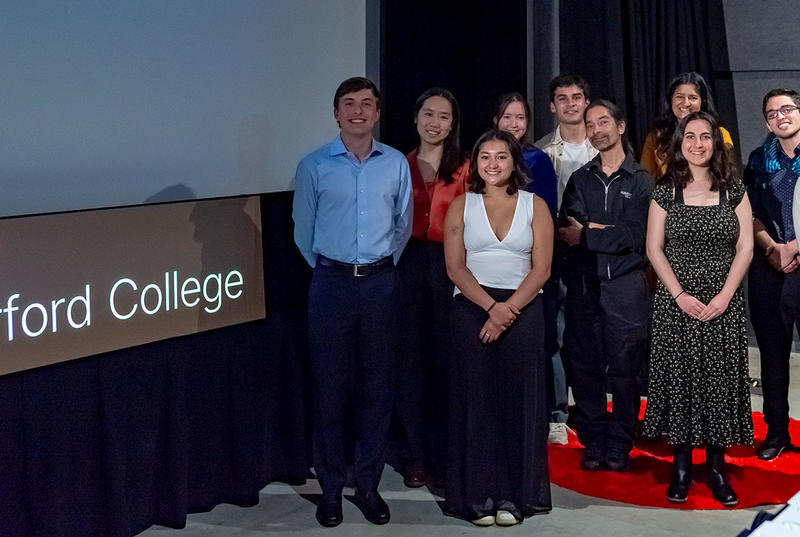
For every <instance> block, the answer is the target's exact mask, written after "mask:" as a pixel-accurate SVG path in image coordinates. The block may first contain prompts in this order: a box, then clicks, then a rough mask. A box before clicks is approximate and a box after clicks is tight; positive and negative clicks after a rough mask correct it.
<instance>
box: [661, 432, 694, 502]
mask: <svg viewBox="0 0 800 537" xmlns="http://www.w3.org/2000/svg"><path fill="white" fill-rule="evenodd" d="M691 484H692V446H691V444H675V452H674V454H673V456H672V479H671V480H670V482H669V487H668V488H667V499H668V500H669V501H671V502H672V503H683V502H685V501H686V498H687V497H688V496H689V487H690V486H691Z"/></svg>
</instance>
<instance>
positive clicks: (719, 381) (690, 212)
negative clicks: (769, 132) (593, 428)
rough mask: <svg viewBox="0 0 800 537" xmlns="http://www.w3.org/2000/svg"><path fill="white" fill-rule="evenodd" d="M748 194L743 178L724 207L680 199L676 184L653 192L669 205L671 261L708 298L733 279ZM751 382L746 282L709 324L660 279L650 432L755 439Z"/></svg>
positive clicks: (727, 440)
mask: <svg viewBox="0 0 800 537" xmlns="http://www.w3.org/2000/svg"><path fill="white" fill-rule="evenodd" d="M743 196H744V187H743V186H742V185H741V184H737V185H735V186H734V187H733V188H731V189H730V191H729V192H727V197H726V196H721V198H723V199H722V200H721V201H720V204H719V205H712V206H693V205H685V204H683V203H681V202H679V201H676V200H675V195H674V192H673V189H672V187H670V186H666V185H659V186H657V187H656V188H655V190H654V191H653V199H654V200H655V201H656V203H658V205H659V206H661V207H662V208H663V209H664V210H665V211H667V216H666V221H665V222H664V235H665V254H666V257H667V260H668V261H669V264H670V266H671V267H672V270H673V272H674V273H675V276H676V277H677V278H678V282H680V284H681V287H682V288H683V290H684V291H685V292H686V293H688V294H690V295H692V296H694V297H695V298H697V299H698V300H700V301H702V302H703V303H705V304H707V303H708V302H709V301H710V300H711V299H712V298H713V297H714V296H716V295H717V294H718V293H719V292H720V291H721V290H722V287H723V286H724V285H725V280H726V279H727V277H728V272H729V270H730V267H731V263H732V262H733V258H734V257H735V254H736V242H737V240H738V238H739V221H738V219H737V217H736V213H735V212H734V211H735V209H736V206H737V205H739V203H740V202H741V201H742V197H743ZM748 380H749V370H748V359H747V335H746V320H745V312H744V295H743V293H742V287H741V285H740V286H739V288H738V289H737V290H736V293H735V294H734V296H733V298H732V299H731V301H730V303H729V304H728V308H727V309H726V310H725V312H724V313H722V315H720V316H719V317H716V318H715V319H712V320H711V321H708V322H703V321H698V320H696V319H694V318H693V317H690V316H689V315H687V314H686V313H684V312H683V311H682V310H681V309H680V307H679V306H678V304H677V303H676V302H675V300H674V299H673V298H672V296H671V295H670V294H669V292H668V291H667V289H666V287H664V285H663V284H662V283H659V285H658V290H657V292H656V297H655V302H654V308H653V339H652V347H651V353H650V389H649V393H648V397H647V409H646V411H645V424H644V434H645V435H646V436H663V437H666V439H667V440H668V441H669V442H670V443H676V444H677V443H692V444H706V445H722V446H730V445H734V444H746V445H751V444H752V443H753V422H752V414H751V408H750V391H749V386H748Z"/></svg>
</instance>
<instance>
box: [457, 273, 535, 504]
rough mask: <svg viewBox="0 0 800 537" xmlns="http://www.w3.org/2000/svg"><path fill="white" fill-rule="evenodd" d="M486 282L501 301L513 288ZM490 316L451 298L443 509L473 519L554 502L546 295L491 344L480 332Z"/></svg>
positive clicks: (533, 302) (489, 290) (494, 296)
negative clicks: (544, 313) (549, 445)
mask: <svg viewBox="0 0 800 537" xmlns="http://www.w3.org/2000/svg"><path fill="white" fill-rule="evenodd" d="M485 289H486V291H487V292H488V293H489V294H490V295H491V296H492V298H494V299H495V300H497V301H504V300H507V299H508V298H509V297H510V296H511V294H512V293H513V292H512V291H511V290H506V289H491V288H485ZM486 318H487V315H486V313H485V312H484V311H483V310H482V309H481V308H480V307H479V306H477V305H475V304H474V303H472V302H471V301H469V300H468V299H466V298H465V297H464V296H463V295H461V294H459V295H457V296H455V297H454V298H453V302H452V309H451V317H450V321H451V331H450V333H451V335H452V344H451V347H452V353H451V357H450V434H449V442H448V464H447V485H446V490H445V492H446V494H445V496H446V497H445V511H446V512H447V513H448V514H450V515H453V516H457V517H460V518H464V519H467V520H474V519H477V518H480V517H483V516H486V515H494V514H495V513H496V512H497V510H498V509H503V510H506V511H509V512H511V513H513V514H514V515H515V516H516V517H517V518H520V519H521V518H523V517H527V516H531V515H533V514H536V513H540V512H546V511H549V510H550V508H551V502H550V477H549V474H548V467H547V433H548V421H549V419H548V410H547V399H546V393H547V388H546V384H545V362H544V329H543V320H542V299H541V298H540V297H537V298H536V299H534V300H533V301H532V302H531V303H530V304H529V305H528V306H526V307H525V308H524V309H523V310H522V313H521V314H520V315H518V316H517V320H516V321H514V324H513V325H512V326H511V327H510V328H509V329H508V330H506V331H505V332H504V333H503V334H502V335H501V336H500V338H499V339H498V340H497V341H495V342H493V343H489V344H484V343H482V342H481V341H480V339H479V337H478V335H479V333H480V330H481V327H482V326H483V324H484V323H485V322H486Z"/></svg>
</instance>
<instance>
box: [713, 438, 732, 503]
mask: <svg viewBox="0 0 800 537" xmlns="http://www.w3.org/2000/svg"><path fill="white" fill-rule="evenodd" d="M706 469H707V470H708V486H709V487H710V488H711V492H712V493H713V494H714V499H715V500H717V501H718V502H719V503H721V504H722V505H724V506H725V507H735V506H736V505H737V504H738V503H739V498H737V497H736V493H735V492H733V489H732V488H731V486H730V484H729V483H728V475H727V474H726V473H725V448H724V447H722V446H706Z"/></svg>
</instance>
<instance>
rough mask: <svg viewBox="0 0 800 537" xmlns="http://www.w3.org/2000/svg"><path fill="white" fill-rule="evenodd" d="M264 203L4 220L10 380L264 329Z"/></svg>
mask: <svg viewBox="0 0 800 537" xmlns="http://www.w3.org/2000/svg"><path fill="white" fill-rule="evenodd" d="M263 278H264V271H263V255H262V251H261V207H260V202H259V198H258V197H257V196H249V197H238V198H225V199H214V200H201V201H190V202H181V203H169V204H163V205H144V206H138V207H125V208H116V209H101V210H92V211H82V212H72V213H61V214H49V215H40V216H28V217H19V218H6V219H2V220H0V375H2V374H8V373H13V372H16V371H22V370H25V369H30V368H33V367H39V366H43V365H47V364H52V363H56V362H62V361H66V360H72V359H75V358H81V357H84V356H90V355H93V354H98V353H102V352H107V351H112V350H116V349H121V348H125V347H131V346H134V345H141V344H143V343H149V342H152V341H157V340H161V339H166V338H170V337H175V336H182V335H187V334H192V333H195V332H199V331H202V330H210V329H213V328H219V327H222V326H229V325H233V324H237V323H243V322H247V321H252V320H257V319H262V318H264V315H265V311H264V279H263Z"/></svg>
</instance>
